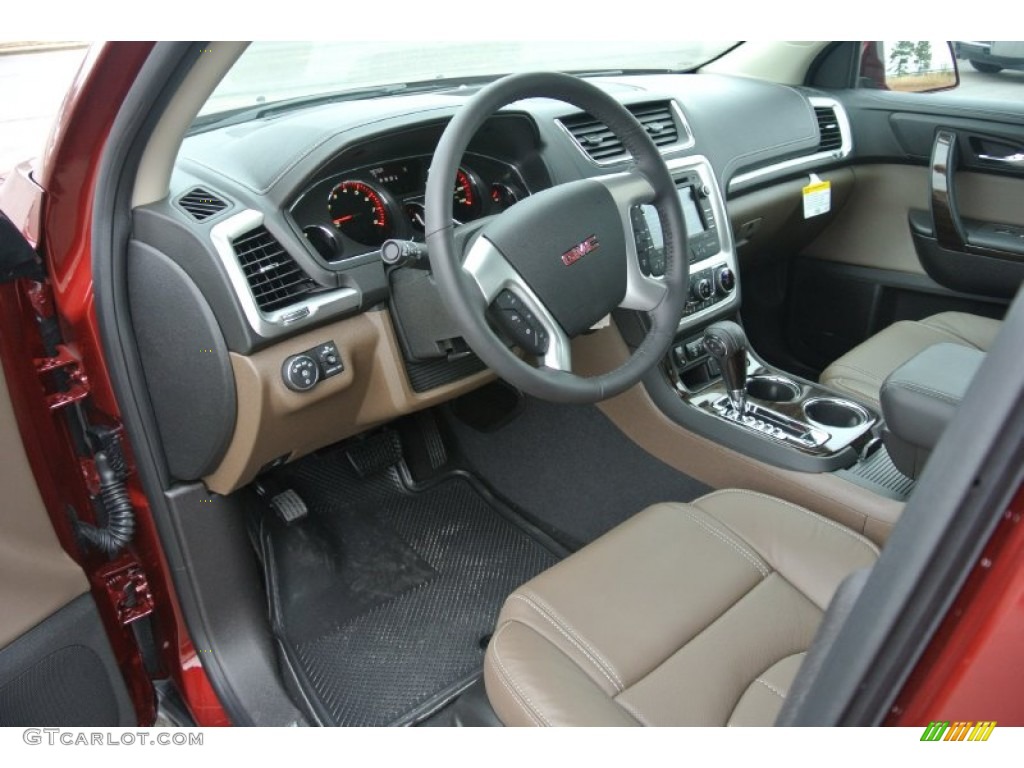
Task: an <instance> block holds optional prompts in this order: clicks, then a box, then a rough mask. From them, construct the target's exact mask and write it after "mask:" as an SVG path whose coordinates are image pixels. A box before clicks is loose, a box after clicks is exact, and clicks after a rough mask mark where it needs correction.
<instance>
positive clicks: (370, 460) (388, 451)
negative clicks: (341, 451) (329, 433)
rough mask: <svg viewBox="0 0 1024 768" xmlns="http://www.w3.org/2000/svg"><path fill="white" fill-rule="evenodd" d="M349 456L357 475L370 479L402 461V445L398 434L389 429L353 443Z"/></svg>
mask: <svg viewBox="0 0 1024 768" xmlns="http://www.w3.org/2000/svg"><path fill="white" fill-rule="evenodd" d="M347 454H348V460H349V463H351V464H352V468H353V469H354V470H355V471H356V473H357V474H358V475H359V476H360V477H370V476H371V475H375V474H377V473H378V472H383V471H384V470H385V469H387V468H388V467H392V466H394V465H395V464H397V463H398V462H400V461H401V460H402V443H401V440H399V438H398V433H396V432H393V431H391V430H390V429H388V430H384V431H383V432H378V433H377V434H375V435H370V436H368V437H365V438H362V439H360V440H358V441H356V442H354V443H352V444H351V445H350V446H349V447H348V451H347Z"/></svg>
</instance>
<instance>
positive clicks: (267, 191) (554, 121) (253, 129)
mask: <svg viewBox="0 0 1024 768" xmlns="http://www.w3.org/2000/svg"><path fill="white" fill-rule="evenodd" d="M592 81H593V82H594V83H595V84H597V85H599V86H600V87H602V88H603V89H605V90H606V91H608V92H609V93H611V94H612V95H613V96H615V97H616V98H618V99H619V100H620V101H621V102H622V103H623V104H624V105H626V106H627V107H628V108H634V111H635V109H636V108H642V107H644V106H645V105H651V104H664V105H672V110H673V114H675V115H677V116H678V119H679V120H680V121H681V122H682V125H680V126H677V128H679V129H680V130H682V131H683V132H684V133H686V134H688V137H689V138H692V141H688V142H685V143H679V144H676V145H673V146H671V147H666V150H667V151H666V150H663V151H664V153H665V156H666V160H673V159H679V158H686V157H696V156H700V157H703V158H705V159H706V161H707V162H708V164H709V166H710V168H711V170H712V173H713V174H714V176H715V178H716V180H717V182H718V186H719V188H720V189H722V190H726V191H728V190H730V186H729V184H730V181H732V180H733V179H735V178H736V177H737V175H738V174H743V173H750V172H752V171H753V172H757V173H760V174H761V178H762V179H763V180H767V181H770V180H772V178H774V176H773V171H772V169H773V168H775V167H778V168H779V172H778V175H782V174H784V173H787V172H792V171H791V170H788V171H787V170H786V166H787V162H788V163H790V164H791V163H792V162H793V159H794V158H801V157H810V156H816V155H814V153H815V152H816V151H817V150H818V146H819V128H818V122H817V120H816V117H815V109H814V106H813V105H812V103H811V101H810V98H809V97H810V96H812V95H813V94H810V93H807V92H805V91H804V90H802V89H797V88H793V87H789V86H783V85H778V84H773V83H768V82H764V81H758V80H754V79H749V78H739V77H729V76H722V75H703V74H678V75H638V76H615V77H597V78H593V80H592ZM474 91H475V89H474V88H463V89H455V90H449V91H443V92H437V93H426V94H424V93H417V94H411V95H405V96H402V95H400V94H399V95H392V96H386V97H380V98H374V99H367V100H358V101H343V102H340V103H333V104H321V105H318V106H314V107H308V108H300V109H296V110H294V111H289V112H281V113H274V114H272V115H269V116H267V117H265V118H259V119H256V120H252V121H250V122H246V123H241V124H237V125H230V126H225V127H222V128H214V129H211V130H207V131H205V132H200V133H196V134H194V135H192V136H189V137H187V138H186V139H185V141H184V142H183V145H182V148H181V151H180V153H179V156H178V158H177V161H176V164H175V170H174V175H173V177H172V182H171V194H170V197H169V199H168V200H165V201H162V202H161V203H157V204H153V205H150V206H145V207H143V208H142V209H140V210H138V211H137V212H136V221H137V227H136V236H137V237H138V236H140V235H143V236H144V238H143V239H145V238H146V237H148V238H149V239H150V241H155V242H151V244H154V245H156V246H158V247H159V246H160V245H161V244H163V245H164V246H165V247H171V243H172V242H173V243H175V244H176V245H175V247H177V248H178V250H179V251H181V252H183V253H193V252H194V254H193V256H191V257H189V261H190V263H191V265H192V266H191V268H190V267H189V265H188V264H183V266H185V268H186V271H189V272H190V273H191V274H193V278H194V279H196V280H197V282H199V281H200V280H202V282H201V283H200V284H202V285H203V286H204V291H205V292H206V293H207V294H208V298H209V300H210V303H211V305H212V307H213V309H214V312H215V314H217V316H218V319H219V321H220V323H221V327H222V328H223V330H224V333H225V336H226V338H227V340H228V344H229V347H231V348H232V349H234V350H236V351H239V352H243V353H244V352H249V351H252V350H254V349H258V348H260V347H263V346H266V345H267V344H269V343H271V342H272V341H273V339H274V338H277V337H279V336H282V335H286V334H288V333H293V332H295V331H296V330H297V329H298V328H300V327H304V326H306V325H308V322H313V319H312V318H307V319H306V320H308V322H306V321H303V322H300V323H297V324H295V325H291V323H290V321H289V322H288V323H285V322H284V321H283V319H282V318H280V317H277V316H274V317H270V318H269V319H268V318H266V317H264V316H263V315H261V314H260V312H259V309H260V308H258V307H255V308H254V307H253V306H252V302H251V300H250V298H247V297H246V295H245V294H246V290H245V278H244V276H243V278H242V279H241V282H240V281H239V277H238V275H237V274H235V273H236V271H237V263H233V259H234V256H233V254H231V253H230V250H231V248H232V247H233V246H232V243H233V242H234V240H233V239H232V238H234V237H235V236H237V235H239V234H240V231H239V230H238V227H240V226H242V224H241V223H240V222H242V221H244V222H246V224H245V226H249V227H250V228H252V227H255V226H257V225H258V226H259V227H262V228H263V229H265V230H266V232H267V235H268V237H269V238H270V239H271V240H272V241H276V243H278V244H279V245H280V248H281V250H283V251H284V252H285V253H286V254H287V256H288V257H290V258H291V259H292V260H293V261H294V262H295V263H296V264H297V265H298V267H299V268H300V269H301V270H302V272H305V274H306V275H308V276H309V278H310V280H309V281H308V285H307V286H306V288H304V290H306V289H308V290H309V291H311V292H313V293H318V292H327V291H334V292H338V291H348V292H349V294H346V295H347V296H349V299H347V300H346V301H344V302H340V303H336V304H332V305H330V307H331V312H332V313H333V315H334V316H337V315H338V314H344V313H350V312H354V311H359V310H361V309H366V308H368V307H370V306H373V305H375V304H379V303H380V302H382V301H383V300H385V299H386V298H387V291H388V289H387V280H386V276H385V273H384V269H383V266H382V265H381V263H380V259H379V246H380V243H381V242H382V241H383V240H384V238H386V237H398V238H408V239H416V238H418V237H420V236H421V228H420V221H421V215H422V200H423V189H424V185H425V181H426V176H427V172H428V169H429V165H430V161H431V157H432V154H433V150H434V148H435V147H436V145H437V142H438V140H439V138H440V136H441V134H442V132H443V130H444V127H445V125H446V124H447V121H448V120H449V119H450V118H451V117H452V116H453V115H454V114H455V113H456V111H457V110H458V109H459V107H460V106H461V105H463V104H464V103H465V102H466V101H467V99H468V98H469V97H470V96H471V95H472V93H473V92H474ZM576 117H580V115H579V110H577V109H576V108H574V107H572V106H570V105H567V104H564V103H561V102H557V101H553V100H547V99H530V100H526V101H520V102H517V103H515V104H512V105H509V106H507V107H505V108H504V109H503V110H502V111H500V112H499V113H497V114H496V115H494V116H492V117H491V118H490V119H489V120H488V122H487V123H486V124H485V126H484V127H483V128H482V129H481V130H480V131H479V133H478V135H477V136H476V138H475V139H474V140H473V142H472V143H471V144H470V147H469V150H468V152H467V154H466V156H465V157H464V159H463V165H462V169H461V172H460V174H459V178H458V180H457V182H456V186H455V189H453V198H454V202H455V210H456V211H457V212H458V213H456V219H458V220H460V221H471V220H473V219H477V218H482V217H485V216H487V215H491V214H496V213H499V212H500V211H501V210H502V209H503V208H505V207H507V206H509V205H512V204H514V203H515V202H516V200H518V199H520V198H522V197H523V196H525V195H528V194H532V193H535V192H537V191H539V190H542V189H545V188H547V187H549V186H552V185H555V184H559V183H563V182H566V181H571V180H575V179H579V178H583V177H587V176H593V175H597V174H601V173H609V172H614V171H616V170H619V169H621V168H622V167H623V166H624V165H625V164H626V163H627V162H628V157H621V158H615V159H613V160H612V161H610V162H609V161H604V162H600V163H598V162H595V161H594V160H593V159H592V158H591V157H588V155H587V153H586V151H585V150H584V149H583V146H582V144H580V143H579V141H578V137H577V140H574V137H573V135H572V133H571V130H570V129H569V128H568V126H567V123H568V122H571V121H572V120H574V119H575V118H576ZM196 190H200V191H201V193H203V194H207V193H208V194H211V195H213V196H214V197H216V198H219V199H221V200H222V201H223V202H224V203H225V205H224V208H223V210H221V211H218V212H217V213H215V214H214V215H212V216H210V217H209V218H203V219H198V218H197V217H196V216H194V215H190V213H189V211H188V210H187V207H186V206H184V205H183V198H184V197H185V196H186V195H188V194H189V193H190V192H191V193H195V192H196ZM732 191H734V192H735V191H737V187H736V186H735V185H734V187H733V189H732ZM460 214H461V218H460ZM157 220H158V221H157ZM228 223H230V224H231V226H228ZM167 224H172V225H173V226H172V227H168V226H166V225H167ZM172 230H173V232H174V234H171V231H172ZM186 234H187V235H190V236H191V237H192V238H194V239H195V240H196V242H195V243H190V244H189V246H188V247H187V248H183V247H182V245H181V242H180V236H182V235H186ZM204 250H205V252H206V254H207V258H208V259H209V260H210V262H211V263H210V264H203V263H201V262H202V255H201V252H202V251H204ZM183 258H184V257H183ZM217 280H219V283H220V284H219V285H214V282H216V281H217ZM239 286H241V288H240V287H239ZM324 319H326V317H325V318H324ZM264 320H268V322H263V321H264ZM317 321H319V320H317Z"/></svg>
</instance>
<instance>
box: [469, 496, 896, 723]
mask: <svg viewBox="0 0 1024 768" xmlns="http://www.w3.org/2000/svg"><path fill="white" fill-rule="evenodd" d="M877 555H878V550H877V549H876V547H875V546H874V545H873V544H872V543H871V542H869V541H868V540H867V539H865V538H864V537H862V536H860V535H859V534H856V533H854V532H853V531H851V530H849V529H846V528H844V527H842V526H840V525H838V524H836V523H834V522H832V521H830V520H827V519H825V518H823V517H820V516H819V515H816V514H814V513H812V512H809V511H808V510H806V509H803V508H802V507H798V506H796V505H794V504H790V503H788V502H784V501H781V500H779V499H775V498H772V497H770V496H765V495H763V494H759V493H754V492H752V491H744V490H728V491H718V492H716V493H712V494H710V495H708V496H704V497H702V498H700V499H698V500H696V501H694V502H693V503H692V504H676V503H669V504H658V505H655V506H653V507H649V508H647V509H646V510H644V511H643V512H641V513H639V514H638V515H636V516H635V517H633V518H631V519H630V520H628V521H627V522H625V523H623V524H622V525H620V526H619V527H617V528H615V529H614V530H612V531H611V532H609V533H608V534H606V535H605V536H603V537H601V538H600V539H598V540H597V541H595V542H593V543H592V544H590V545H588V546H587V547H585V548H584V549H582V550H580V551H579V552H577V553H576V554H574V555H572V556H571V557H569V558H567V559H566V560H564V561H562V562H561V563H559V564H558V565H556V566H554V567H553V568H550V569H549V570H547V571H545V572H544V573H542V574H541V575H539V576H537V577H536V578H535V579H533V580H532V581H530V582H528V583H526V584H524V585H523V586H522V587H520V588H519V589H518V590H516V592H514V593H513V594H512V595H511V596H510V597H509V598H508V600H507V601H506V602H505V606H504V608H503V609H502V611H501V615H500V616H499V618H498V624H497V628H496V629H495V632H494V636H493V638H492V639H491V643H490V645H489V646H488V650H487V655H486V659H485V663H484V681H485V684H486V687H487V694H488V697H489V699H490V701H491V704H492V706H493V707H494V709H495V711H496V712H497V714H498V717H499V718H500V719H501V721H502V722H503V723H505V724H506V725H726V724H737V725H770V724H771V723H772V722H773V721H774V720H775V717H776V715H777V714H778V711H779V709H780V708H781V706H782V702H783V700H784V698H785V696H786V693H787V691H788V689H789V685H790V683H791V682H792V680H793V676H794V675H795V674H796V670H797V668H798V667H799V664H800V660H801V658H802V654H803V653H804V651H806V649H807V648H808V646H809V645H810V642H811V639H812V638H813V637H814V634H815V631H816V630H817V628H818V624H819V623H820V621H821V617H822V615H823V613H824V610H825V608H826V607H827V606H828V603H829V601H830V600H831V599H832V595H833V593H834V592H835V590H836V588H837V587H838V586H839V584H840V582H841V581H842V580H843V579H844V578H845V577H846V576H847V575H848V574H850V573H851V572H853V571H855V570H857V569H859V568H863V567H866V566H870V565H871V564H873V563H874V561H875V559H876V557H877Z"/></svg>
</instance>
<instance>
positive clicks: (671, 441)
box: [572, 325, 903, 544]
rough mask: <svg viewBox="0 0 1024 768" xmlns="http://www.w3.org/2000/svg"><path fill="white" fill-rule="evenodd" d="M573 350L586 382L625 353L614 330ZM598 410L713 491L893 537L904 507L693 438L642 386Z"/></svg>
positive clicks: (878, 537)
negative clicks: (788, 505)
mask: <svg viewBox="0 0 1024 768" xmlns="http://www.w3.org/2000/svg"><path fill="white" fill-rule="evenodd" d="M572 351H573V366H574V368H575V369H576V370H577V372H579V373H582V374H585V375H594V374H597V373H601V372H604V371H608V370H612V369H613V368H615V367H617V366H619V365H621V364H622V362H623V361H624V360H625V358H626V355H627V354H628V349H627V347H626V344H625V342H624V341H623V340H622V337H621V336H620V335H619V331H618V329H617V328H616V327H615V326H614V325H612V326H610V327H608V328H605V329H604V330H602V331H599V332H597V333H593V334H590V335H589V336H581V337H579V338H578V339H576V340H575V341H574V342H573V349H572ZM598 407H599V408H600V409H601V410H602V411H603V412H604V414H605V415H606V416H608V418H609V419H611V420H612V422H613V423H614V424H615V425H616V426H617V427H618V428H619V429H620V430H621V431H622V433H623V434H625V435H626V436H627V437H628V438H630V439H631V440H632V441H633V442H634V443H636V444H637V445H639V446H640V447H641V448H643V449H644V450H645V451H647V452H648V453H649V454H651V455H652V456H655V457H657V458H658V459H661V460H662V461H663V462H665V463H666V464H668V465H669V466H671V467H674V468H675V469H677V470H679V471H680V472H685V473H686V474H688V475H690V476H691V477H695V478H696V479H698V480H700V481H701V482H704V483H707V484H708V485H710V486H712V487H713V488H746V489H749V490H754V491H761V492H762V493H769V494H771V495H773V496H777V497H779V498H780V499H785V500H786V501H790V502H792V503H794V504H799V505H800V506H803V507H806V508H807V509H810V510H812V511H814V512H817V513H818V514H821V515H824V516H825V517H828V518H830V519H832V520H835V521H837V522H839V523H842V524H843V525H846V526H847V527H849V528H852V529H853V530H855V531H859V532H861V533H863V534H864V535H865V536H867V537H868V538H870V539H871V540H872V541H874V542H876V543H878V544H882V543H884V541H885V539H886V538H888V536H889V532H890V531H891V530H892V526H893V525H894V524H895V523H896V520H897V518H899V515H900V513H901V512H902V511H903V504H902V503H900V502H897V501H894V500H892V499H887V498H884V497H882V496H879V495H878V494H875V493H872V492H871V491H869V490H868V489H866V488H861V487H860V486H859V485H854V484H853V483H848V482H846V481H845V480H842V479H840V478H838V477H835V476H833V475H831V474H828V473H820V474H814V473H808V472H794V471H792V470H788V469H782V468H780V467H774V466H772V465H770V464H765V463H764V462H761V461H758V460H757V459H752V458H750V457H749V456H744V455H743V454H740V453H737V452H736V451H733V450H731V449H729V448H726V447H724V446H722V445H719V444H718V443H715V442H713V441H711V440H708V439H707V438H705V437H702V436H700V435H698V434H696V433H695V432H691V431H690V430H688V429H686V428H685V427H682V426H680V425H679V424H676V423H675V422H674V421H672V420H671V419H670V418H668V417H667V416H666V415H665V414H664V413H662V412H661V410H660V409H659V408H658V407H657V405H655V403H654V402H653V401H652V400H651V398H650V396H649V395H648V394H647V390H646V389H644V387H643V385H642V384H638V385H637V386H635V387H633V388H632V389H629V390H627V391H626V392H625V393H623V394H621V395H619V396H618V397H614V398H612V399H610V400H605V401H604V402H603V403H599V404H598ZM666 501H671V499H666Z"/></svg>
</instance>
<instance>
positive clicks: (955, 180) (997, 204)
mask: <svg viewBox="0 0 1024 768" xmlns="http://www.w3.org/2000/svg"><path fill="white" fill-rule="evenodd" d="M835 95H837V96H841V98H842V101H843V103H844V105H845V106H846V108H847V111H848V114H849V117H850V123H851V126H852V128H853V134H854V148H855V149H854V153H855V154H854V162H855V163H856V165H854V166H853V168H852V170H853V174H854V177H855V183H854V185H853V191H852V193H851V194H850V196H849V199H848V201H847V203H846V204H845V205H844V206H843V207H842V209H841V210H839V211H838V212H837V215H836V216H835V218H834V219H833V221H832V222H831V223H830V224H829V226H828V227H827V228H826V229H825V230H824V231H823V232H821V234H820V235H819V236H818V237H817V238H816V239H815V240H814V241H813V242H812V243H810V244H809V245H808V246H807V247H806V248H805V249H804V250H803V251H802V252H800V253H787V254H785V258H783V259H782V260H781V261H782V262H784V263H782V264H780V265H779V266H778V268H777V270H776V274H774V275H771V276H770V279H771V280H772V282H773V283H774V284H775V285H784V286H785V301H784V302H782V312H783V314H784V315H785V319H783V320H781V324H782V325H783V326H784V327H785V332H784V342H783V343H781V344H780V343H777V340H776V342H775V343H774V344H771V343H770V344H769V347H770V348H772V349H773V351H774V352H775V356H776V360H773V362H778V363H779V364H781V365H788V366H789V367H790V368H793V369H795V370H798V371H799V372H802V373H804V374H805V375H813V374H814V373H816V372H820V370H821V369H822V367H824V366H825V365H827V364H828V363H830V362H831V361H832V360H834V359H835V358H836V357H838V356H840V355H842V354H843V353H845V352H846V351H848V350H849V349H850V348H852V347H853V346H855V345H856V344H858V343H860V342H861V341H863V340H864V339H866V338H868V337H869V336H871V335H873V334H874V333H877V332H878V331H879V330H881V329H882V328H884V327H886V326H887V325H889V324H891V323H892V322H894V321H896V320H904V319H921V318H923V317H927V316H929V315H932V314H935V313H938V312H943V311H962V312H970V313H973V314H979V315H984V316H988V317H996V318H999V317H1002V315H1003V314H1004V312H1005V308H1006V304H1007V301H1008V298H1009V297H1012V295H1013V294H1014V293H1015V292H1016V290H1017V288H1018V287H1019V283H1020V275H1022V274H1024V264H1021V262H1022V261H1024V256H1022V258H1021V259H1019V260H1017V264H1018V265H1020V266H1019V268H1018V267H1017V266H1013V261H1014V260H1013V259H1011V258H1009V257H1008V255H1007V254H1006V253H998V252H997V253H993V252H992V250H991V248H990V247H989V246H990V243H988V241H987V240H986V241H985V242H982V241H981V240H979V239H977V238H978V237H980V236H981V235H985V233H987V232H988V231H989V230H992V231H993V232H996V236H997V237H1000V238H1003V239H1006V238H1009V237H1012V236H1013V235H1014V233H1015V232H1017V231H1018V228H1024V205H1021V202H1020V201H1021V200H1024V164H1022V163H1016V162H1013V161H1012V159H1011V161H1007V160H1005V159H998V158H1006V157H1010V158H1013V155H1014V153H1015V152H1016V151H1017V150H1018V149H1019V148H1021V147H1024V101H1022V102H1015V103H1012V104H1011V103H991V102H989V103H985V102H979V101H975V100H968V99H967V98H965V97H963V96H962V95H958V94H957V93H956V92H955V91H952V92H948V93H937V94H898V93H892V92H878V91H870V92H869V91H857V90H850V91H844V92H841V93H837V94H835ZM940 131H952V132H954V134H955V137H956V139H955V143H956V146H957V148H958V149H959V152H958V153H957V157H956V158H955V160H956V163H955V165H951V166H950V167H951V168H952V169H953V170H952V172H951V173H950V174H949V175H948V180H949V181H951V184H950V185H949V186H950V187H951V188H952V189H953V195H952V199H953V200H954V202H955V207H956V214H957V216H958V217H959V218H958V222H959V221H966V222H967V226H968V228H969V229H970V232H969V233H968V234H970V233H971V232H973V233H974V234H975V236H974V237H973V238H972V237H965V238H964V240H965V243H966V245H964V247H963V253H959V252H957V253H954V254H953V255H952V256H951V257H950V259H951V260H950V259H946V256H949V254H948V252H940V255H941V256H943V259H945V260H943V261H941V262H940V263H939V264H938V266H937V265H936V262H935V261H934V259H933V258H929V257H930V255H931V254H933V253H934V252H935V250H936V249H935V248H934V247H933V248H931V249H929V250H925V249H924V248H923V245H922V226H921V219H922V217H924V218H925V219H927V220H928V221H933V213H932V211H933V182H934V181H935V179H936V177H935V174H933V172H932V169H931V167H930V166H931V162H932V156H933V148H934V147H935V142H936V136H937V135H938V134H939V133H940ZM985 156H987V158H986V157H985ZM993 157H994V158H997V159H991V158H993ZM943 170H945V168H943ZM944 176H945V174H944ZM912 220H913V222H914V227H913V228H912V227H911V221H912ZM933 229H934V230H935V232H938V233H940V234H941V233H942V232H943V231H944V230H943V227H942V226H941V225H940V226H938V227H935V226H933ZM996 230H998V231H996ZM915 231H916V234H917V236H916V240H915V235H914V232H915ZM925 234H927V235H928V236H932V237H934V235H933V234H932V233H931V232H930V231H927V227H926V228H925ZM1021 234H1022V237H1021V238H1020V239H1021V249H1022V251H1024V229H1022V230H1021ZM986 236H987V235H986ZM931 243H932V244H933V245H934V243H935V240H934V239H933V240H932V241H931ZM922 254H924V258H925V259H926V260H927V261H926V263H922ZM1011 255H1012V254H1011ZM993 256H994V257H993ZM1008 265H1009V266H1008ZM746 278H747V275H746V274H744V282H745V288H746V291H745V292H746V293H747V295H749V292H750V288H751V287H754V286H751V283H750V281H748V280H747V279H746ZM939 281H941V284H940V282H939ZM744 311H745V312H746V307H745V308H744ZM756 333H757V332H756V330H755V332H754V336H755V338H754V339H753V340H754V343H755V345H756V344H757V339H756Z"/></svg>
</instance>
